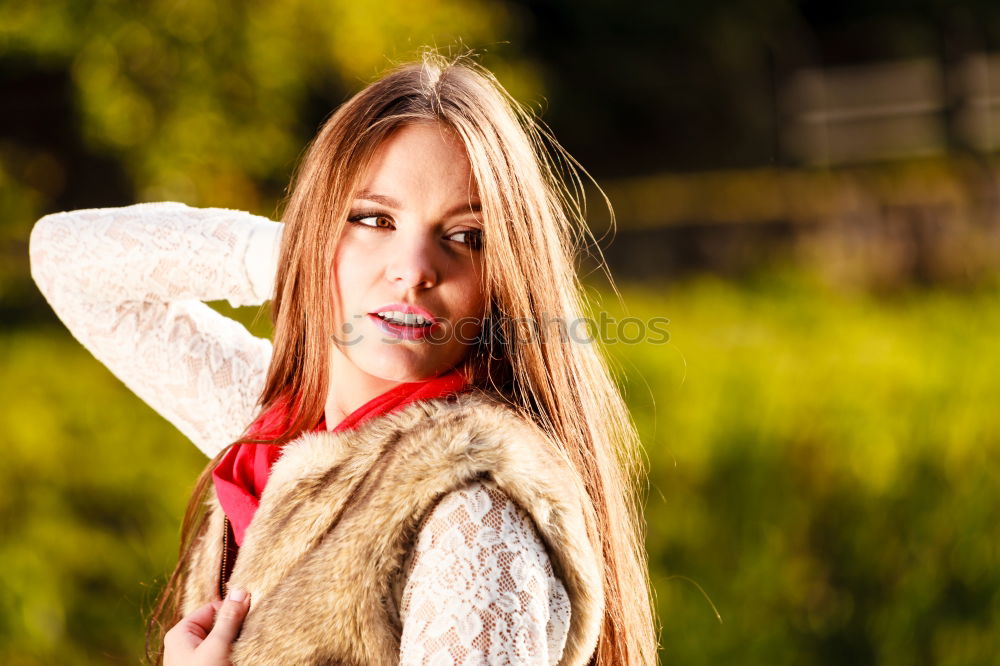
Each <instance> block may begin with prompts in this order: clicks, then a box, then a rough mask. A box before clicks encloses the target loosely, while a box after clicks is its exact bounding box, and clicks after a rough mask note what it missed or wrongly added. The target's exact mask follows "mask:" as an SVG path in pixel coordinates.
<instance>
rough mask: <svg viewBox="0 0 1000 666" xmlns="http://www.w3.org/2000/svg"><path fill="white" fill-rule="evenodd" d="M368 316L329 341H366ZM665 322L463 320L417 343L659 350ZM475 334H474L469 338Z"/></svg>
mask: <svg viewBox="0 0 1000 666" xmlns="http://www.w3.org/2000/svg"><path fill="white" fill-rule="evenodd" d="M366 316H367V315H355V316H354V317H353V319H354V321H346V322H344V324H343V325H342V326H341V327H340V331H338V332H337V333H335V334H333V335H332V336H330V338H331V340H332V341H333V342H334V343H336V344H337V345H338V346H341V347H350V346H353V345H356V344H358V343H360V342H361V341H363V340H364V339H365V334H364V333H362V332H361V326H360V322H361V321H362V320H363V319H364V317H366ZM669 323H670V320H669V319H667V318H666V317H653V318H652V319H640V318H639V317H624V318H622V319H618V318H616V317H612V316H611V315H609V314H608V313H606V312H601V313H600V314H598V315H597V317H579V318H576V319H571V320H567V319H564V318H562V317H556V316H552V317H549V316H544V315H543V316H541V317H501V318H487V319H485V320H481V319H478V318H476V317H465V318H463V319H459V320H458V321H456V322H454V325H452V326H434V327H431V328H430V329H429V330H428V331H427V333H426V334H425V335H424V336H422V337H421V338H420V339H419V342H420V343H421V344H444V343H449V342H452V341H455V340H457V341H459V342H461V343H463V344H489V342H490V340H492V342H493V343H494V344H511V343H513V344H539V343H541V344H546V343H552V342H559V343H562V344H565V343H570V342H573V343H576V344H591V343H593V342H594V341H595V340H599V341H600V342H602V343H603V344H610V345H614V344H626V345H637V344H653V345H662V344H666V343H667V342H669V341H670V332H669V331H668V330H667V325H668V324H669ZM469 331H475V332H476V334H475V335H471V336H470V335H468V332H469ZM380 339H381V340H382V341H383V342H386V343H400V342H407V340H404V339H402V338H398V337H393V336H389V335H383V336H380Z"/></svg>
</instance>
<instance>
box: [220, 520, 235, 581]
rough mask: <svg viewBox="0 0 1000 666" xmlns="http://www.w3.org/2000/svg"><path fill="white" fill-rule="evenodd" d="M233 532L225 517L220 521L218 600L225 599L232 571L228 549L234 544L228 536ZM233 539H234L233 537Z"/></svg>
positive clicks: (230, 554) (230, 555)
mask: <svg viewBox="0 0 1000 666" xmlns="http://www.w3.org/2000/svg"><path fill="white" fill-rule="evenodd" d="M232 531H233V526H232V525H231V524H230V522H229V517H228V516H226V517H224V518H223V521H222V558H221V560H222V561H221V562H220V563H219V598H220V599H225V598H226V593H227V592H228V591H229V576H230V574H232V571H233V563H232V553H231V552H230V549H231V548H232V546H234V545H235V544H232V543H231V542H230V537H229V534H230V533H231V532H232ZM233 538H234V539H235V537H233Z"/></svg>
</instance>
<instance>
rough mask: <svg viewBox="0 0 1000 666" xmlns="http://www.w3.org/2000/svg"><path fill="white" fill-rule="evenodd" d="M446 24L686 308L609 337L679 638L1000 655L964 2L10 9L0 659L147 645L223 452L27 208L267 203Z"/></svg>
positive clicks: (943, 660)
mask: <svg viewBox="0 0 1000 666" xmlns="http://www.w3.org/2000/svg"><path fill="white" fill-rule="evenodd" d="M423 45H437V46H440V47H442V48H443V49H445V50H447V49H449V48H451V49H452V50H454V49H456V48H460V47H471V48H474V49H476V50H477V51H478V52H479V53H480V54H481V62H482V63H483V64H484V65H486V66H487V67H490V68H491V69H493V71H494V72H496V74H497V76H498V78H499V79H500V80H501V82H503V83H504V84H505V85H506V86H507V87H508V88H509V89H510V90H511V92H512V93H513V94H514V95H515V96H516V97H517V98H518V99H520V100H521V101H522V102H524V103H525V104H527V105H529V106H531V107H532V108H534V109H536V110H537V111H538V112H539V113H540V114H542V116H543V118H544V119H545V120H546V121H547V122H548V123H549V124H550V125H551V126H552V128H553V130H554V132H555V134H556V135H557V136H558V137H559V138H560V139H561V141H562V142H563V143H564V145H565V146H566V147H567V148H568V149H569V150H570V152H571V153H572V154H573V155H574V156H576V157H577V158H578V159H580V160H581V162H582V163H583V164H584V165H585V166H586V167H587V168H588V170H589V171H590V172H591V173H592V174H593V175H594V177H595V178H596V179H597V181H598V182H599V183H600V184H601V185H602V186H603V187H604V188H605V190H606V191H607V193H608V195H609V196H610V198H611V201H612V204H613V205H614V206H615V210H616V212H617V215H618V220H617V222H618V224H617V228H616V229H615V230H614V233H612V229H611V227H610V225H609V219H608V216H607V214H606V213H604V214H602V212H601V210H600V206H599V205H598V199H597V198H592V199H591V208H592V213H593V220H592V224H593V228H594V232H595V234H596V235H597V236H598V237H599V238H601V248H602V249H603V251H604V253H605V255H606V256H607V258H608V260H609V262H610V264H611V267H612V270H613V272H614V274H615V275H616V277H617V278H618V280H619V286H620V288H621V292H622V296H623V298H622V301H620V302H619V301H618V300H617V299H616V298H615V297H614V296H613V295H612V293H611V292H610V290H609V289H608V285H607V284H606V283H604V282H602V281H600V280H598V279H597V274H596V273H594V274H590V275H589V276H588V290H589V292H590V293H591V294H592V296H593V299H594V309H595V312H596V311H598V310H602V311H607V312H609V313H610V314H612V315H614V316H619V317H621V316H625V315H626V314H628V315H632V316H637V317H641V318H644V319H647V318H652V317H667V318H669V319H670V324H669V327H668V328H669V331H670V340H669V342H668V343H667V344H653V343H652V342H642V343H638V344H612V345H609V347H608V351H609V352H610V353H611V354H612V356H613V358H614V361H615V365H616V369H617V371H618V373H619V376H620V378H621V381H622V384H623V387H624V388H625V391H626V396H627V399H628V401H629V403H630V405H631V407H632V409H633V413H634V415H635V419H636V422H637V424H638V426H639V429H640V432H641V435H642V438H643V442H644V445H645V452H646V457H647V460H648V464H649V483H648V486H647V487H646V490H647V493H646V499H645V511H646V519H647V521H648V526H649V529H648V539H647V543H648V548H649V556H650V575H651V577H652V580H653V583H654V585H655V588H656V593H657V606H658V613H659V621H660V623H661V625H662V631H661V636H660V641H661V646H662V652H661V656H662V660H663V663H668V664H670V663H672V664H761V665H764V664H767V665H768V666H772V665H778V664H796V665H802V664H901V665H902V664H992V663H996V655H997V654H1000V553H998V550H1000V528H998V527H997V526H998V524H1000V409H998V408H997V405H998V403H1000V377H998V374H1000V351H998V349H997V345H996V341H997V332H998V331H1000V301H998V295H1000V279H998V275H1000V271H998V266H1000V180H998V179H997V177H996V157H997V150H998V149H1000V56H998V55H997V54H1000V8H997V7H995V3H991V2H985V1H983V2H975V1H972V0H962V1H956V2H943V1H934V0H923V1H918V2H912V3H905V6H904V3H896V2H891V1H889V0H870V1H868V2H859V1H855V0H843V1H841V2H836V3H834V2H802V1H800V2H791V1H786V0H757V1H756V2H746V1H737V0H730V1H726V2H724V1H721V0H714V1H713V0H710V1H704V2H699V3H694V2H675V3H635V4H634V5H622V4H621V3H602V2H596V1H595V0H575V1H574V2H569V1H568V0H567V1H563V0H555V1H551V2H546V3H536V2H526V1H506V2H500V1H493V0H466V1H461V0H436V1H430V0H411V1H409V2H403V1H401V0H383V2H380V3H356V2H347V1H344V0H331V1H328V2H321V1H319V0H285V1H284V2H281V3H278V2H252V3H251V2H237V1H235V0H222V1H220V2H216V3H202V2H194V1H189V2H184V1H176V0H174V1H167V0H158V1H152V2H146V3H131V2H124V1H119V2H114V1H105V2H100V1H97V0H92V1H89V2H88V1H85V0H76V1H70V0H52V1H50V2H47V3H44V4H41V3H24V2H14V1H12V0H3V1H2V2H0V82H2V90H3V104H0V257H2V258H0V314H2V321H3V329H2V332H0V418H2V422H3V424H4V432H5V435H4V440H3V441H4V443H5V445H4V455H3V456H0V488H2V490H0V528H2V532H0V535H2V537H0V562H2V563H3V565H2V566H0V662H2V663H4V664H50V663H60V664H76V663H81V664H84V663H134V662H136V661H138V659H139V655H140V654H141V650H142V641H143V638H142V626H143V619H142V618H143V616H144V614H145V612H146V611H148V609H149V608H150V605H151V603H152V600H153V599H154V598H155V594H156V591H157V590H158V587H159V586H160V585H161V584H162V583H163V579H164V574H165V572H167V571H168V570H169V568H170V566H171V565H172V561H173V558H174V556H175V553H176V543H177V532H178V527H179V520H180V516H181V514H182V512H183V507H184V504H185V501H186V498H187V496H188V494H189V492H190V490H191V486H192V483H193V480H194V477H195V475H196V474H197V472H198V471H199V470H200V469H201V467H202V465H203V464H204V462H205V461H204V459H203V458H202V456H201V454H200V453H199V452H198V451H197V450H196V449H195V448H194V447H193V446H192V445H191V444H190V443H189V442H187V441H186V440H185V438H184V437H183V436H182V435H180V433H178V432H177V431H176V430H174V429H173V428H172V427H171V426H170V425H169V424H167V423H166V422H165V421H164V420H163V419H161V418H160V417H159V416H158V415H156V414H155V413H154V412H153V411H152V410H151V409H149V408H148V407H146V406H144V405H143V404H142V403H141V402H140V401H139V400H138V399H137V398H136V397H135V396H133V395H131V393H130V392H129V391H128V390H127V389H126V388H125V387H124V386H123V385H122V384H121V383H120V382H119V381H118V380H117V379H116V378H114V376H112V375H111V374H110V373H109V372H108V371H107V370H105V369H104V368H103V366H101V365H100V364H99V363H98V362H97V361H95V360H94V359H93V358H91V357H90V356H89V354H88V353H87V352H86V351H85V350H84V349H83V348H82V347H80V345H79V344H78V343H76V342H75V340H74V339H73V338H72V337H71V336H70V335H69V333H68V332H67V331H66V330H65V328H63V327H62V326H61V324H60V323H59V322H58V320H57V319H56V318H55V316H54V315H53V314H52V312H51V310H50V309H49V308H48V306H47V304H46V303H45V301H44V299H43V298H42V297H41V296H40V294H39V293H38V292H37V290H36V289H35V288H34V285H33V283H32V282H31V280H30V277H29V273H28V264H27V239H28V233H29V232H30V229H31V225H32V224H33V223H34V221H35V220H37V219H38V218H39V217H41V216H42V215H44V214H46V213H48V212H52V211H57V210H68V209H74V208H84V207H95V206H115V205H126V204H129V203H133V202H137V201H154V200H177V201H183V202H185V203H188V204H191V205H200V206H223V207H232V208H240V209H244V210H250V211H253V212H256V213H260V214H263V215H268V216H271V217H275V216H276V215H277V212H278V210H279V205H280V200H281V197H282V196H283V193H284V189H285V187H286V185H287V183H288V179H289V177H290V174H291V171H292V168H293V166H294V164H295V162H296V160H297V159H298V157H299V155H300V151H301V150H302V148H303V146H304V145H305V144H306V142H307V141H308V140H309V138H310V137H311V136H312V134H313V133H314V132H315V131H316V129H317V128H318V126H319V124H320V123H321V122H322V120H323V119H324V118H325V117H326V116H327V115H328V114H329V113H330V111H331V110H332V109H333V108H335V107H336V106H337V105H338V104H339V103H341V102H342V101H344V100H345V99H346V98H347V96H349V95H350V94H351V93H352V92H354V91H356V90H357V89H358V88H360V87H361V86H362V85H363V84H364V83H365V82H367V81H368V80H370V79H371V78H373V77H374V76H375V75H376V74H377V73H378V72H379V71H380V70H382V69H383V68H384V67H385V66H387V65H388V64H389V63H390V62H393V61H396V60H398V59H400V58H405V57H407V56H410V55H412V54H413V53H415V51H416V49H418V48H419V47H421V46H423ZM994 91H996V92H994ZM213 305H214V306H217V307H218V308H219V309H220V311H222V312H224V313H227V314H230V315H232V316H234V317H236V318H238V319H240V320H241V321H243V322H244V323H245V324H246V325H247V326H249V327H250V328H251V330H253V331H254V332H255V333H256V334H258V335H267V334H269V330H268V328H267V326H268V324H267V322H266V321H264V320H266V317H263V316H261V317H257V315H258V312H257V310H256V309H246V308H244V309H240V310H237V311H234V310H231V309H229V308H228V307H227V306H225V305H224V304H213ZM255 318H257V321H254V320H255Z"/></svg>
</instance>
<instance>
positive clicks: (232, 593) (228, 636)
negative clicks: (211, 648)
mask: <svg viewBox="0 0 1000 666" xmlns="http://www.w3.org/2000/svg"><path fill="white" fill-rule="evenodd" d="M249 610H250V594H249V593H248V592H247V591H246V590H243V589H240V588H233V589H231V590H229V594H228V595H227V596H226V600H225V601H223V602H222V606H220V607H219V611H218V612H217V613H216V615H215V626H213V627H212V631H211V632H210V633H209V635H208V639H212V640H213V641H218V642H219V643H222V644H224V645H226V646H228V645H229V644H230V643H232V642H233V641H234V640H236V636H237V635H238V634H239V633H240V626H242V624H243V618H245V617H246V615H247V611H249Z"/></svg>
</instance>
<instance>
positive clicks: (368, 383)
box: [324, 354, 402, 430]
mask: <svg viewBox="0 0 1000 666" xmlns="http://www.w3.org/2000/svg"><path fill="white" fill-rule="evenodd" d="M334 356H336V354H334ZM343 360H344V359H336V358H332V359H331V361H330V390H329V392H328V393H327V396H326V406H325V410H324V417H325V418H326V429H327V430H333V429H334V428H336V427H337V424H338V423H340V422H341V421H343V420H344V419H345V418H346V417H347V416H348V415H349V414H351V413H353V412H354V411H355V410H357V409H358V407H360V406H361V405H364V404H365V403H367V402H368V401H370V400H372V399H373V398H376V397H378V396H380V395H382V394H383V393H385V392H386V391H388V390H389V389H391V388H393V387H395V386H399V384H401V383H402V382H398V381H395V380H392V379H383V378H381V377H375V376H372V375H369V374H367V373H365V372H362V371H361V370H359V369H358V368H357V367H355V366H354V365H353V364H351V363H343V362H338V361H343Z"/></svg>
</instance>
